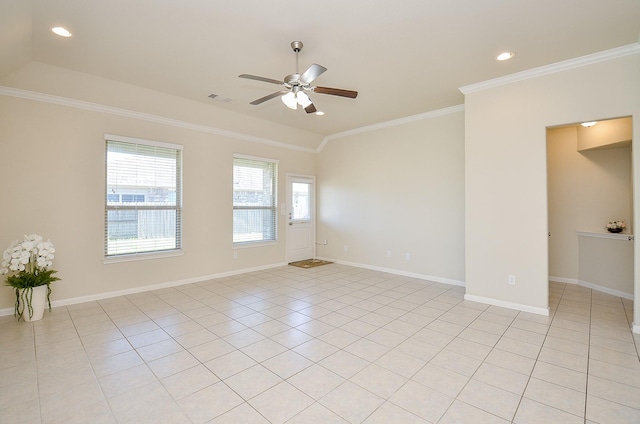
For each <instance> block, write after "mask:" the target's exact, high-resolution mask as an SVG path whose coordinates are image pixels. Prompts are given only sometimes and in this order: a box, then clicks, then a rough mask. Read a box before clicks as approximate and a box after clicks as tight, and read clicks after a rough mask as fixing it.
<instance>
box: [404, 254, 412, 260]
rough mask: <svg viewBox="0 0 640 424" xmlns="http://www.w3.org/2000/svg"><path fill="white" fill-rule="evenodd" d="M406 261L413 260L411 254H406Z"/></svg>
mask: <svg viewBox="0 0 640 424" xmlns="http://www.w3.org/2000/svg"><path fill="white" fill-rule="evenodd" d="M404 259H405V260H406V261H410V260H411V253H405V254H404Z"/></svg>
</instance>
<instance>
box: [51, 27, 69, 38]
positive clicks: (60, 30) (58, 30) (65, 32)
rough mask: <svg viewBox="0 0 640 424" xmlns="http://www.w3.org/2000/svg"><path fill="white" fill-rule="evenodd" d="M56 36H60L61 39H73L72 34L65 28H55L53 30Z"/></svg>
mask: <svg viewBox="0 0 640 424" xmlns="http://www.w3.org/2000/svg"><path fill="white" fill-rule="evenodd" d="M51 31H53V33H54V34H56V35H59V36H60V37H71V33H70V32H69V30H68V29H66V28H64V27H53V28H51Z"/></svg>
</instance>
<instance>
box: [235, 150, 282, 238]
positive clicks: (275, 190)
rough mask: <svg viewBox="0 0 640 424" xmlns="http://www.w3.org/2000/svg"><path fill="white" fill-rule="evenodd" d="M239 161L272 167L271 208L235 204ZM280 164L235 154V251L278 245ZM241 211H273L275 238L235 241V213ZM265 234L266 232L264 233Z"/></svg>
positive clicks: (272, 160)
mask: <svg viewBox="0 0 640 424" xmlns="http://www.w3.org/2000/svg"><path fill="white" fill-rule="evenodd" d="M237 161H251V162H255V163H256V164H263V165H264V168H266V167H267V166H268V167H272V174H273V178H272V180H271V192H272V195H271V206H241V205H236V204H235V200H234V196H235V192H236V190H235V182H236V179H235V169H236V166H238V164H237ZM278 164H279V161H278V160H277V159H271V158H264V157H258V156H250V155H243V154H239V153H234V154H233V165H232V190H231V191H232V199H231V204H232V209H233V212H234V213H233V216H232V230H231V241H232V244H233V247H234V249H235V248H242V247H255V246H259V245H269V244H276V243H278V180H279V178H278V172H279V170H278ZM240 210H245V211H248V210H262V211H266V210H268V211H271V212H272V214H273V215H272V216H273V221H272V222H273V228H272V229H271V232H272V234H273V238H271V239H264V238H263V239H261V240H240V241H235V238H236V232H235V227H236V224H237V223H236V218H235V212H236V211H240ZM263 234H264V232H263Z"/></svg>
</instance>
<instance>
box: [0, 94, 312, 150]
mask: <svg viewBox="0 0 640 424" xmlns="http://www.w3.org/2000/svg"><path fill="white" fill-rule="evenodd" d="M0 95H2V96H9V97H17V98H20V99H26V100H33V101H36V102H43V103H51V104H56V105H61V106H67V107H72V108H76V109H82V110H88V111H91V112H99V113H106V114H109V115H116V116H122V117H125V118H132V119H138V120H141V121H148V122H153V123H156V124H163V125H169V126H172V127H178V128H185V129H188V130H193V131H199V132H204V133H209V134H216V135H220V136H223V137H230V138H235V139H238V140H243V141H249V142H251V143H259V144H266V145H269V146H274V147H281V148H284V149H290V150H298V151H302V152H306V153H316V149H312V148H308V147H301V146H295V145H293V144H288V143H283V142H280V141H275V140H271V139H268V138H263V137H256V136H252V135H248V134H242V133H238V132H235V131H227V130H223V129H220V128H216V127H211V126H208V125H200V124H194V123H192V122H187V121H181V120H179V119H173V118H166V117H164V116H158V115H152V114H149V113H143V112H136V111H134V110H128V109H122V108H118V107H113V106H106V105H101V104H99V103H92V102H86V101H83V100H77V99H71V98H68V97H60V96H54V95H52V94H45V93H39V92H36V91H29V90H23V89H20V88H13V87H7V86H0Z"/></svg>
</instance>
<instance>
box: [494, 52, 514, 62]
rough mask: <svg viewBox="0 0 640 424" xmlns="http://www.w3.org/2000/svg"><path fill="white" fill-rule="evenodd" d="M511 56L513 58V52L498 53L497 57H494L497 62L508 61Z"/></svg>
mask: <svg viewBox="0 0 640 424" xmlns="http://www.w3.org/2000/svg"><path fill="white" fill-rule="evenodd" d="M513 56H515V53H513V52H503V53H500V54H499V55H498V56H496V60H499V61H504V60H509V59H511V58H512V57H513Z"/></svg>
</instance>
